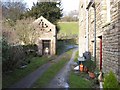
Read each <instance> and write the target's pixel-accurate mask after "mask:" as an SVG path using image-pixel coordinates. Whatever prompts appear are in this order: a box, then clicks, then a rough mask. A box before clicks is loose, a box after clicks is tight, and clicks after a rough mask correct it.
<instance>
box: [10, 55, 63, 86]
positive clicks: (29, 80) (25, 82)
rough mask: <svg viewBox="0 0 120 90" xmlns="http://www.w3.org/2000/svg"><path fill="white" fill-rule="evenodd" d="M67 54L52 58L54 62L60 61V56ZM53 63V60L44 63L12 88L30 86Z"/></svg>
mask: <svg viewBox="0 0 120 90" xmlns="http://www.w3.org/2000/svg"><path fill="white" fill-rule="evenodd" d="M63 55H65V53H63V54H61V55H60V56H58V58H56V59H55V60H52V62H55V63H56V62H58V61H59V60H60V58H61V57H62V56H63ZM51 65H52V63H51V62H49V63H47V64H44V65H42V66H41V67H39V68H38V69H37V70H35V71H34V72H32V73H31V74H29V75H28V76H26V77H24V78H23V79H22V80H20V81H19V82H17V83H16V84H14V85H13V86H11V87H10V88H30V87H31V86H32V85H33V83H34V82H35V81H36V80H37V79H38V78H39V77H40V76H41V75H42V74H43V73H44V72H45V71H46V70H47V69H48V68H49V67H50V66H51Z"/></svg>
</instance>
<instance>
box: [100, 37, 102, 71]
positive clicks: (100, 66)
mask: <svg viewBox="0 0 120 90" xmlns="http://www.w3.org/2000/svg"><path fill="white" fill-rule="evenodd" d="M101 69H102V37H100V70H101Z"/></svg>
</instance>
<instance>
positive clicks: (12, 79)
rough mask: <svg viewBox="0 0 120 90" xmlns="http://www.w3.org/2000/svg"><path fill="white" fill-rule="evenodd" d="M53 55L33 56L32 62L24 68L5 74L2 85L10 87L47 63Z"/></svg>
mask: <svg viewBox="0 0 120 90" xmlns="http://www.w3.org/2000/svg"><path fill="white" fill-rule="evenodd" d="M52 58H53V57H51V58H48V57H45V56H43V57H33V58H31V59H30V61H31V63H30V64H28V65H27V67H26V68H24V69H20V68H19V69H16V70H14V71H13V72H10V73H6V74H4V75H3V78H2V79H3V80H2V86H3V88H6V87H9V86H11V85H13V84H14V83H16V82H17V81H19V80H21V79H22V78H23V77H25V76H26V75H28V74H30V73H31V72H33V71H34V70H36V69H37V68H39V67H40V66H41V65H43V64H45V63H47V62H48V61H49V60H51V59H52Z"/></svg>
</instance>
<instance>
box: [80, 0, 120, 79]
mask: <svg viewBox="0 0 120 90" xmlns="http://www.w3.org/2000/svg"><path fill="white" fill-rule="evenodd" d="M119 38H120V0H100V1H99V0H80V4H79V57H83V53H84V52H85V51H90V52H91V55H92V57H93V58H94V59H93V60H95V61H96V64H97V66H98V68H99V69H100V70H101V69H102V71H103V72H104V73H108V72H109V71H110V70H112V71H113V72H114V73H115V74H116V76H117V78H118V80H119V81H120V49H119V48H120V40H119Z"/></svg>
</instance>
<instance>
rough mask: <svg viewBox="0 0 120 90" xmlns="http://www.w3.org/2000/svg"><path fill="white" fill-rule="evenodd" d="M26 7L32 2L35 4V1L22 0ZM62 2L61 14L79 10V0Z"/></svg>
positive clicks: (64, 0) (63, 0)
mask: <svg viewBox="0 0 120 90" xmlns="http://www.w3.org/2000/svg"><path fill="white" fill-rule="evenodd" d="M24 1H25V2H26V3H27V5H28V7H29V8H30V7H31V6H32V5H33V2H35V3H36V2H37V0H24ZM61 1H62V8H63V13H68V12H70V11H72V10H78V9H79V0H61Z"/></svg>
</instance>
